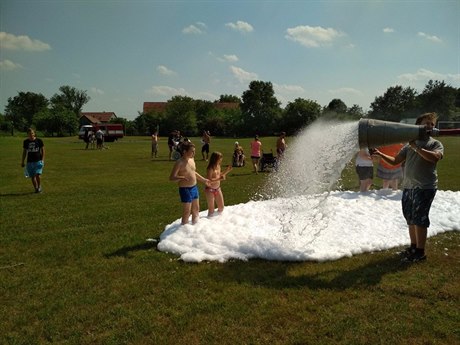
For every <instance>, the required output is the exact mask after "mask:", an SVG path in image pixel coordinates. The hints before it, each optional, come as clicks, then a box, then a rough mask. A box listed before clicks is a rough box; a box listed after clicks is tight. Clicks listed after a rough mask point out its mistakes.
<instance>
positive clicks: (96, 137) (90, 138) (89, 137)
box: [83, 128, 104, 150]
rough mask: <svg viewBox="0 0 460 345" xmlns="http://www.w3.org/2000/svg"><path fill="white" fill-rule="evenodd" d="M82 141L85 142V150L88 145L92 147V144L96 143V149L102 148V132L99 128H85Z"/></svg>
mask: <svg viewBox="0 0 460 345" xmlns="http://www.w3.org/2000/svg"><path fill="white" fill-rule="evenodd" d="M83 141H84V142H85V143H86V147H85V149H86V150H87V149H88V147H89V146H90V145H91V148H92V149H94V145H96V148H97V149H99V150H102V149H103V148H104V132H103V131H102V130H101V129H100V128H99V129H98V130H97V131H96V132H93V131H92V130H91V129H88V128H85V133H84V134H83Z"/></svg>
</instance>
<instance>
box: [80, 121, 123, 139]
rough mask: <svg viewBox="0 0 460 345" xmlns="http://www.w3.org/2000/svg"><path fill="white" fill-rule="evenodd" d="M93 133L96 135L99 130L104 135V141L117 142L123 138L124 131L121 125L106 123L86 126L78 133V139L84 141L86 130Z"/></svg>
mask: <svg viewBox="0 0 460 345" xmlns="http://www.w3.org/2000/svg"><path fill="white" fill-rule="evenodd" d="M86 129H88V130H89V131H93V132H94V133H96V132H97V131H98V130H99V129H100V130H101V131H102V133H104V141H116V140H118V139H121V138H123V136H124V130H123V125H122V124H119V123H106V124H95V125H84V126H81V127H80V131H79V132H78V139H82V140H83V139H84V136H85V130H86Z"/></svg>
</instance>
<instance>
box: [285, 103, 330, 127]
mask: <svg viewBox="0 0 460 345" xmlns="http://www.w3.org/2000/svg"><path fill="white" fill-rule="evenodd" d="M320 114H321V105H319V104H318V103H316V102H315V101H311V100H307V99H302V98H297V99H295V100H294V102H289V103H288V104H287V105H286V108H285V109H284V116H283V120H282V123H283V128H284V131H285V132H286V133H287V134H288V135H292V134H295V133H296V132H298V131H299V130H301V129H302V128H303V127H306V126H308V125H309V124H311V123H312V122H313V121H315V120H316V119H317V118H318V117H319V115H320Z"/></svg>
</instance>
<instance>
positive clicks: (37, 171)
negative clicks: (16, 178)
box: [25, 161, 45, 177]
mask: <svg viewBox="0 0 460 345" xmlns="http://www.w3.org/2000/svg"><path fill="white" fill-rule="evenodd" d="M44 165H45V164H44V163H43V161H38V162H27V165H26V171H25V173H26V177H34V176H35V175H41V174H42V172H43V166H44Z"/></svg>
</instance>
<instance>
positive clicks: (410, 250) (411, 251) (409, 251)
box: [398, 247, 415, 258]
mask: <svg viewBox="0 0 460 345" xmlns="http://www.w3.org/2000/svg"><path fill="white" fill-rule="evenodd" d="M413 254H415V249H414V248H411V247H407V248H405V249H404V250H403V251H401V252H399V253H398V255H399V256H402V257H403V258H407V257H409V256H411V255H413Z"/></svg>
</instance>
